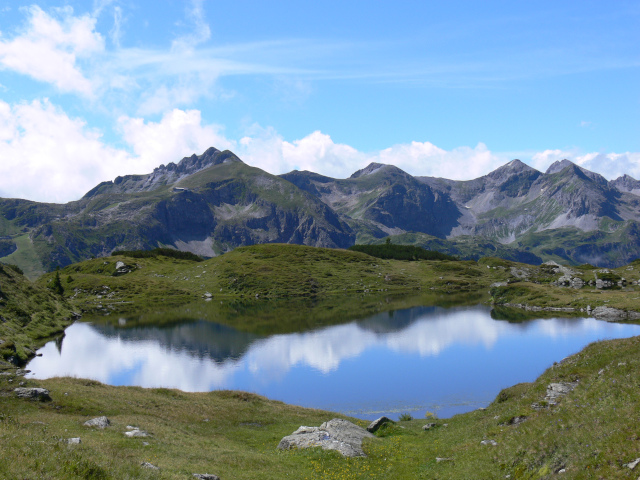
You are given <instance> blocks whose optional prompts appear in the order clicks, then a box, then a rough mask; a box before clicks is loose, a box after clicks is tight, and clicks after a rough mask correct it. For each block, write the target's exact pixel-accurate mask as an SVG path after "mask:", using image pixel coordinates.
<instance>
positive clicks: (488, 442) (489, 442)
mask: <svg viewBox="0 0 640 480" xmlns="http://www.w3.org/2000/svg"><path fill="white" fill-rule="evenodd" d="M480 445H491V446H494V447H495V446H496V445H498V442H496V441H495V440H482V441H481V442H480Z"/></svg>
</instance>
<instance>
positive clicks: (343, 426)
mask: <svg viewBox="0 0 640 480" xmlns="http://www.w3.org/2000/svg"><path fill="white" fill-rule="evenodd" d="M365 438H376V437H375V436H374V435H372V434H371V433H369V432H367V431H366V430H365V429H364V428H362V427H359V426H357V425H354V424H353V423H351V422H349V421H347V420H342V419H339V418H334V419H333V420H329V421H328V422H325V423H323V424H322V425H320V426H319V427H300V428H298V430H296V431H295V432H293V433H292V434H291V435H288V436H286V437H284V438H283V439H282V440H280V443H279V444H278V449H280V450H289V449H291V448H311V447H321V448H322V449H324V450H337V451H338V452H340V453H341V454H342V455H343V456H345V457H365V456H366V455H365V453H364V450H363V449H362V441H363V440H364V439H365Z"/></svg>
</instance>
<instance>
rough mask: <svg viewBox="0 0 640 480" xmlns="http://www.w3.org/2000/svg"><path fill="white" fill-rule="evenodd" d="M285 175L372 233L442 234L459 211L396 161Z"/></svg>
mask: <svg viewBox="0 0 640 480" xmlns="http://www.w3.org/2000/svg"><path fill="white" fill-rule="evenodd" d="M281 177H282V178H284V179H286V180H289V181H290V182H291V183H293V184H294V185H296V186H298V187H299V188H301V189H303V190H306V191H307V192H309V193H311V194H313V195H315V196H317V197H318V198H319V199H320V200H322V201H323V202H324V203H325V204H327V205H328V206H330V207H331V208H332V209H333V210H335V211H336V212H337V213H339V214H341V215H342V216H343V217H345V218H347V219H349V220H351V222H350V223H351V225H352V226H353V227H354V228H355V229H356V230H361V231H368V232H370V233H372V234H373V236H374V237H383V236H387V235H393V234H399V233H404V232H409V231H411V232H424V233H428V234H430V235H434V236H437V237H441V238H444V237H446V236H447V235H448V234H449V233H450V232H451V230H452V229H453V228H454V227H455V226H456V225H457V220H458V218H459V217H460V216H461V213H460V210H459V208H458V206H457V205H456V204H455V203H454V202H453V201H452V200H451V198H450V197H449V196H448V195H442V194H440V193H439V192H437V191H434V190H433V189H432V188H431V187H430V186H429V185H426V184H423V183H422V182H420V181H418V180H417V179H416V178H414V177H412V176H411V175H409V174H408V173H406V172H404V171H402V170H400V169H399V168H397V167H394V166H392V165H381V164H379V163H372V164H370V165H369V166H368V167H366V168H364V169H362V170H358V171H357V172H355V173H354V174H353V175H351V177H350V178H347V179H344V180H337V179H333V178H329V177H323V176H321V175H317V174H315V173H312V172H298V171H294V172H290V173H287V174H285V175H281Z"/></svg>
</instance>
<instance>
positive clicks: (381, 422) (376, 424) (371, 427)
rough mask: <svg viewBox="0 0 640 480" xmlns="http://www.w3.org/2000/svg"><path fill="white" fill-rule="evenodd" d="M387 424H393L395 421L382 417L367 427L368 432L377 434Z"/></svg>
mask: <svg viewBox="0 0 640 480" xmlns="http://www.w3.org/2000/svg"><path fill="white" fill-rule="evenodd" d="M385 423H393V420H391V419H390V418H388V417H380V418H378V419H376V420H374V421H373V422H371V423H370V424H369V426H368V427H367V431H368V432H371V433H375V432H377V431H378V429H379V428H380V427H381V426H382V425H384V424H385Z"/></svg>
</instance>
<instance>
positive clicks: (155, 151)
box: [118, 109, 234, 173]
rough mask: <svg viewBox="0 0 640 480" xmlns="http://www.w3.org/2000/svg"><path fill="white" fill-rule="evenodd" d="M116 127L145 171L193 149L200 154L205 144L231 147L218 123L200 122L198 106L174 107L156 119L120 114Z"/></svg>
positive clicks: (185, 154)
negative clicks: (188, 107)
mask: <svg viewBox="0 0 640 480" xmlns="http://www.w3.org/2000/svg"><path fill="white" fill-rule="evenodd" d="M118 123H119V129H120V131H121V133H122V136H123V137H124V140H125V141H126V142H127V143H128V144H129V145H131V147H132V149H133V152H134V153H135V155H136V165H137V167H138V168H142V169H143V170H142V171H140V172H124V173H148V172H150V171H151V170H153V168H155V167H157V166H158V165H160V164H162V163H164V164H166V163H169V162H178V161H179V160H181V159H182V158H183V157H185V156H189V155H192V154H193V153H196V154H198V155H199V154H201V153H202V152H204V151H205V150H206V149H207V148H209V147H216V148H218V149H221V150H224V149H233V147H234V143H233V142H231V141H229V140H227V139H226V138H225V137H224V136H223V135H222V134H221V133H220V130H221V127H218V126H216V125H202V118H201V115H200V112H199V111H198V110H187V111H185V110H179V109H174V110H172V111H170V112H168V113H166V114H165V115H164V116H163V117H162V119H161V120H160V121H159V122H145V121H144V119H142V118H129V117H121V118H120V119H119V121H118Z"/></svg>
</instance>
